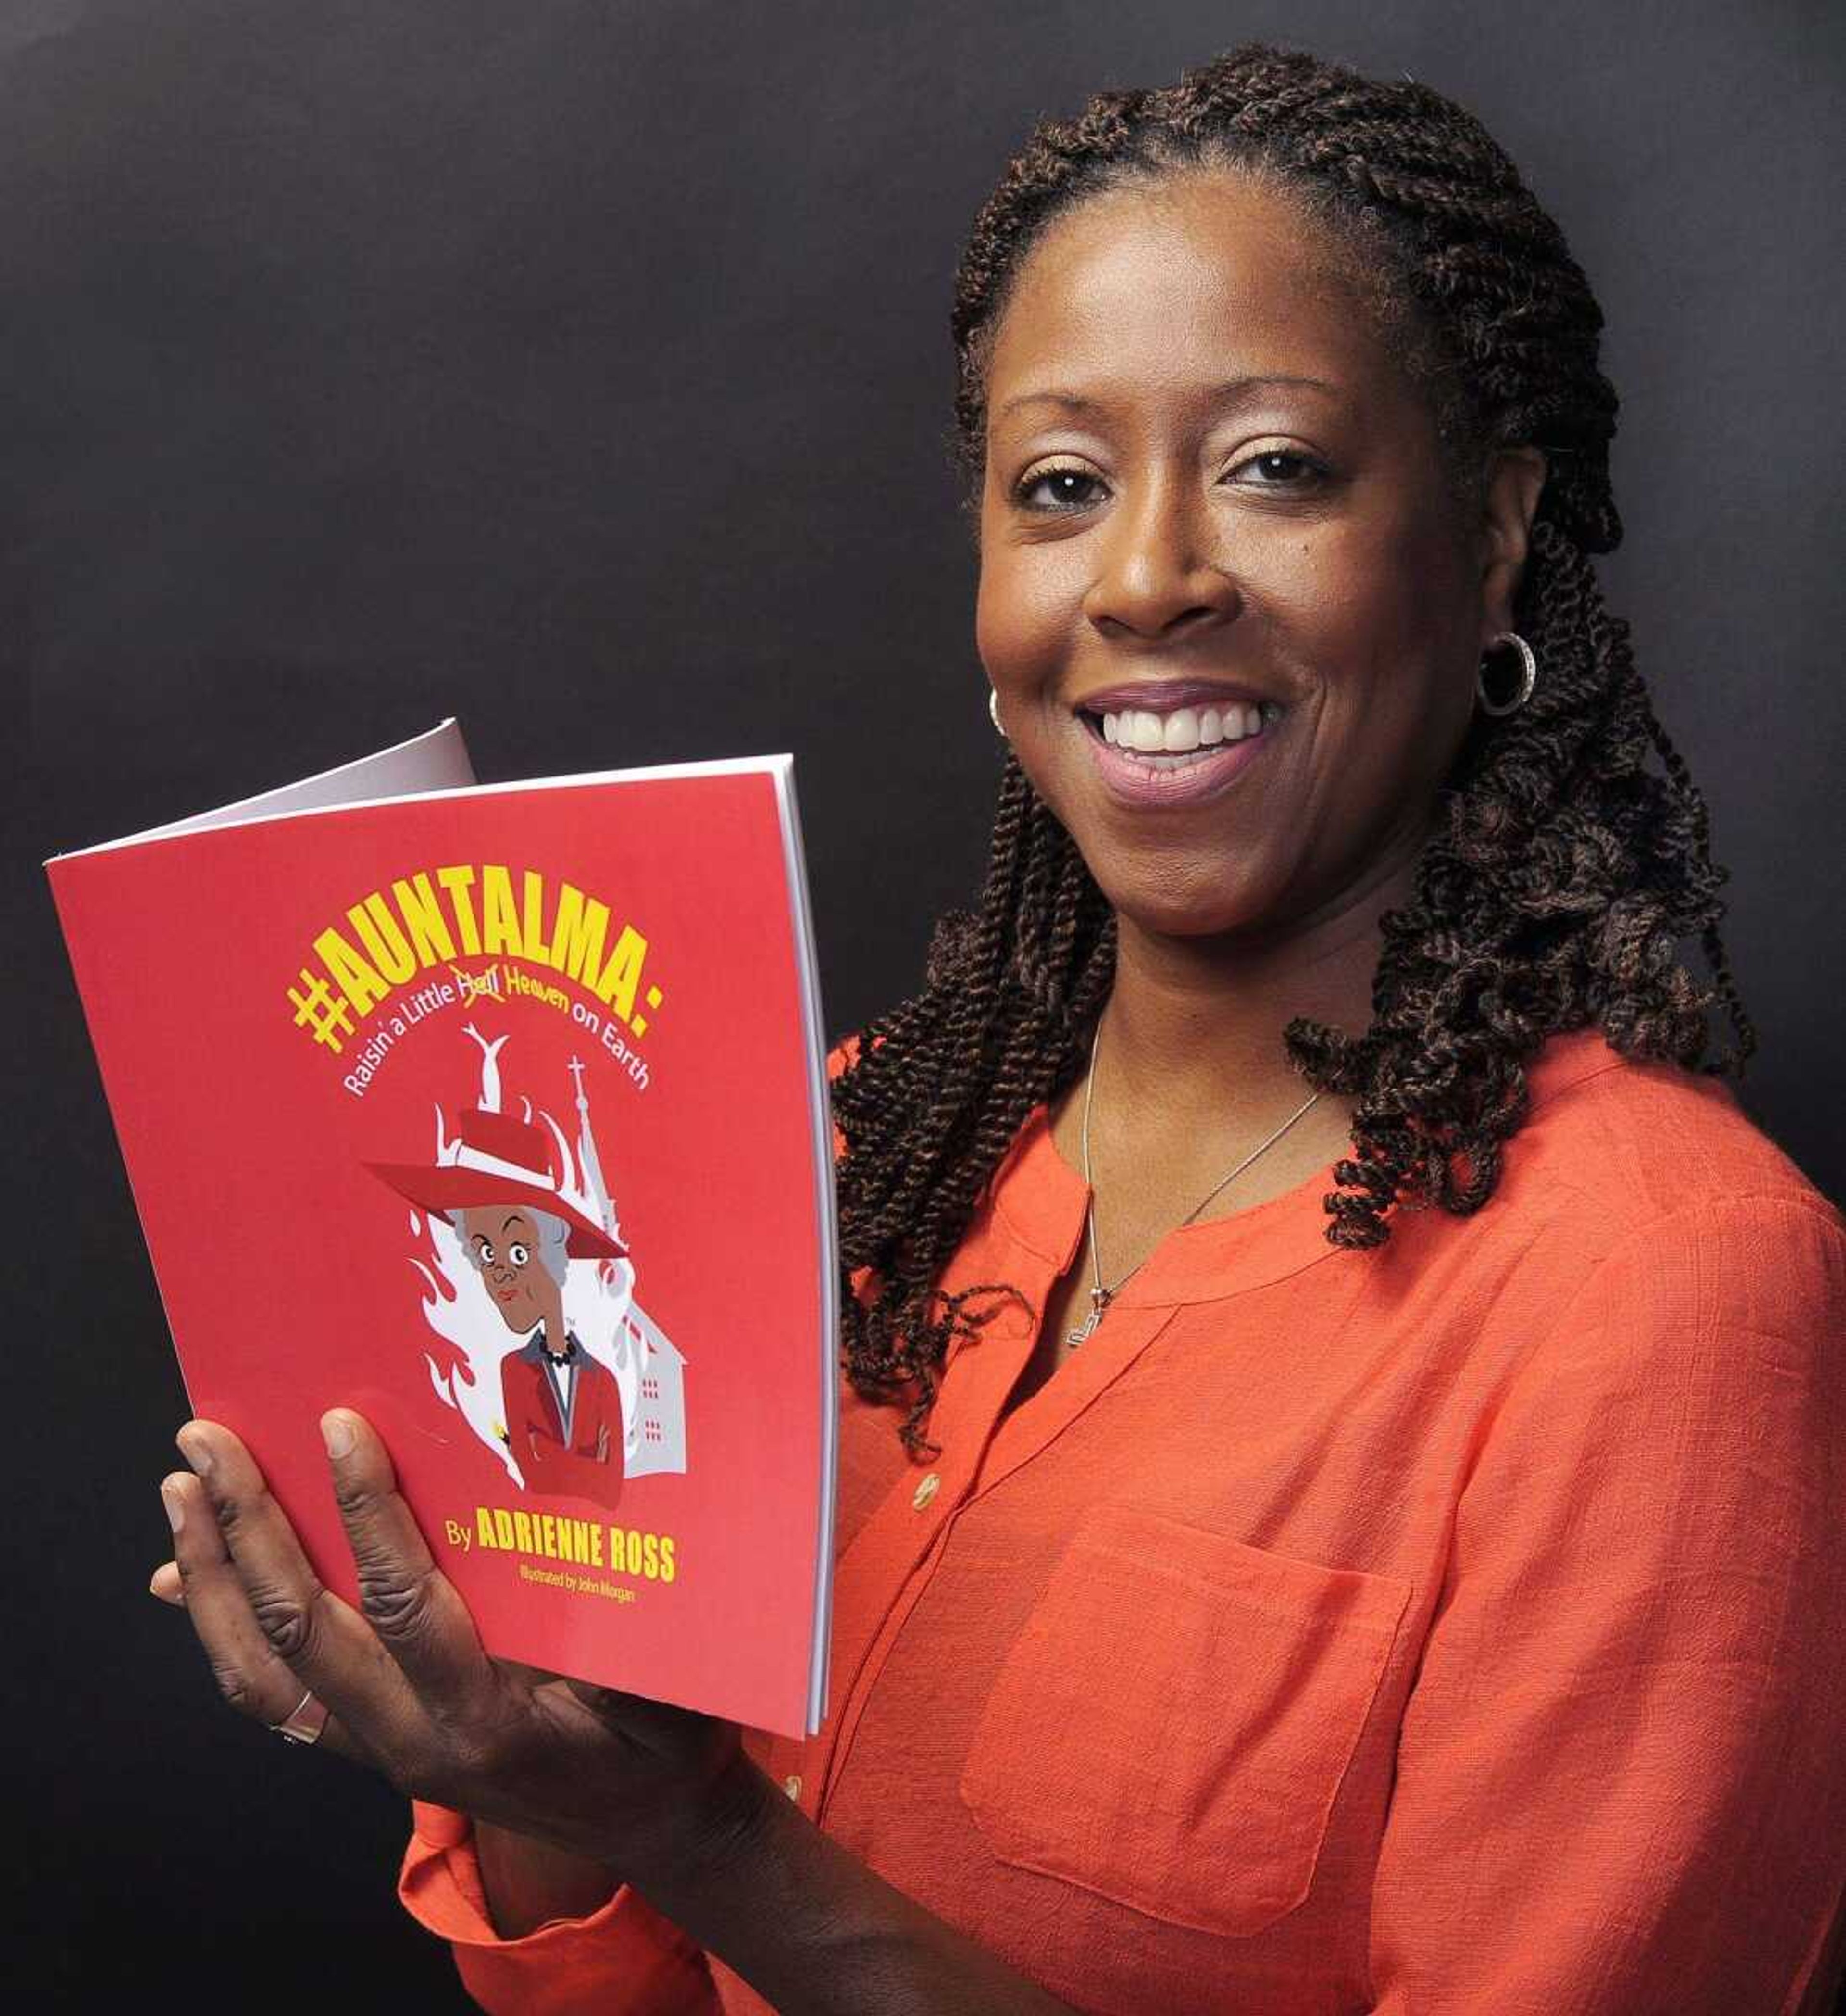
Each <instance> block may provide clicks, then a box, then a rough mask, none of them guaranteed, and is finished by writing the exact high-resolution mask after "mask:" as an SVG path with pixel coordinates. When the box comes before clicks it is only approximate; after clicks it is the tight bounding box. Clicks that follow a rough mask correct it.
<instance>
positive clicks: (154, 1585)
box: [147, 1561, 186, 1606]
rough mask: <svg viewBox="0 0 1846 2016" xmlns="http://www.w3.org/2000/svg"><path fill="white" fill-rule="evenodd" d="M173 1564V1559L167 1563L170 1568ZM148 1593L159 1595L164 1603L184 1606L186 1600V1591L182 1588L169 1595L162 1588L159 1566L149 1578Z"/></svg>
mask: <svg viewBox="0 0 1846 2016" xmlns="http://www.w3.org/2000/svg"><path fill="white" fill-rule="evenodd" d="M172 1565H173V1564H172V1563H171V1561H169V1562H168V1563H167V1566H168V1567H169V1568H171V1566H172ZM147 1593H148V1594H149V1596H157V1597H159V1598H160V1600H161V1601H162V1602H163V1603H171V1604H176V1605H182V1606H183V1604H185V1600H186V1596H185V1590H184V1589H175V1591H174V1592H173V1593H172V1594H171V1596H169V1595H168V1594H167V1592H166V1591H165V1590H164V1589H162V1588H161V1586H160V1570H159V1569H158V1568H156V1569H155V1570H154V1571H153V1574H152V1575H150V1576H149V1578H148V1583H147Z"/></svg>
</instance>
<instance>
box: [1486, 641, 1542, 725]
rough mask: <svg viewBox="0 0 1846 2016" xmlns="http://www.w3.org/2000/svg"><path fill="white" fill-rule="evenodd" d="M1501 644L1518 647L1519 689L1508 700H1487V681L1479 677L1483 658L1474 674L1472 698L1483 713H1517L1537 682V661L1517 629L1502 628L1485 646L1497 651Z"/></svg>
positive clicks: (1529, 696)
mask: <svg viewBox="0 0 1846 2016" xmlns="http://www.w3.org/2000/svg"><path fill="white" fill-rule="evenodd" d="M1502 644H1512V645H1515V646H1517V648H1518V651H1519V675H1520V676H1519V690H1518V692H1517V693H1515V694H1514V695H1513V697H1512V698H1511V699H1510V700H1500V701H1497V702H1496V701H1494V700H1489V699H1488V697H1487V682H1486V681H1485V680H1484V679H1483V678H1482V677H1481V673H1482V672H1484V671H1485V670H1486V669H1487V665H1486V661H1485V660H1484V659H1483V660H1482V661H1481V667H1480V669H1479V670H1478V671H1476V673H1475V675H1474V698H1475V701H1476V703H1477V705H1478V706H1479V707H1480V709H1481V712H1482V713H1483V714H1491V715H1506V714H1517V712H1518V711H1519V710H1520V708H1521V707H1524V705H1525V704H1526V702H1527V701H1528V700H1530V699H1531V697H1532V689H1533V687H1534V686H1536V685H1537V684H1538V658H1537V657H1536V656H1535V654H1534V653H1533V650H1532V647H1531V645H1530V644H1528V643H1527V642H1526V641H1525V639H1524V638H1523V637H1522V636H1520V634H1519V632H1517V630H1502V632H1500V634H1499V635H1498V636H1497V637H1494V638H1492V639H1489V640H1488V646H1487V648H1488V650H1490V651H1497V650H1499V648H1500V646H1502Z"/></svg>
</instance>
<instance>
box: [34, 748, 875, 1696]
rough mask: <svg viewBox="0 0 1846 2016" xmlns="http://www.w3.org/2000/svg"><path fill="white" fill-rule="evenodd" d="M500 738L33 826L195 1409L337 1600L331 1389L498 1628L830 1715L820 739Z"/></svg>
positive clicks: (348, 1568) (631, 1682) (829, 1250)
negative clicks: (69, 847)
mask: <svg viewBox="0 0 1846 2016" xmlns="http://www.w3.org/2000/svg"><path fill="white" fill-rule="evenodd" d="M469 777H470V772H469V771H468V769H467V767H466V752H465V751H464V750H463V749H462V745H461V742H460V737H459V731H458V730H456V729H455V727H454V725H453V724H452V723H447V724H444V726H443V728H442V729H438V730H436V731H434V732H433V733H432V734H431V735H430V736H424V737H419V738H418V739H417V740H416V741H415V742H412V743H407V744H403V745H400V747H398V749H396V750H394V751H386V752H383V754H382V755H381V756H380V757H379V758H371V759H367V760H366V761H364V762H362V763H360V764H358V765H350V766H347V769H344V770H343V771H340V772H329V773H327V775H326V776H325V777H322V778H318V779H310V780H309V781H308V783H306V784H305V785H303V786H300V787H291V788H290V790H286V791H284V792H281V793H276V794H270V795H268V797H264V798H259V799H254V800H250V801H246V802H245V803H244V804H243V805H237V806H232V807H230V808H227V809H226V810H225V812H221V813H218V814H214V815H207V817H206V818H205V819H201V820H197V821H191V822H184V823H182V824H181V825H179V826H175V827H170V828H163V829H160V830H158V831H157V832H156V833H151V834H144V835H141V836H138V837H135V838H132V839H130V840H127V841H116V842H113V843H110V844H108V845H106V846H103V847H100V848H91V849H88V850H86V851H82V852H78V853H74V854H69V855H60V856H58V857H57V858H56V859H53V860H52V861H51V862H48V863H47V864H46V867H47V871H48V873H49V876H50V878H51V883H52V891H53V895H54V897H55V898H56V904H57V907H58V911H59V917H60V919H61V921H62V923H63V930H64V934H65V938H66V941H67V945H68V946H69V949H70V959H71V963H72V967H73V969H74V972H75V974H76V977H77V986H78V989H79V992H81V995H82V999H83V1003H84V1009H85V1014H86V1016H87V1017H88V1022H89V1027H90V1032H91V1035H92V1040H93V1042H94V1044H95V1051H96V1055H97V1058H98V1060H99V1064H100V1066H101V1069H102V1075H103V1084H104V1087H105V1089H106V1093H107V1095H108V1098H109V1102H110V1109H111V1111H112V1113H113V1117H114V1121H115V1125H116V1130H117V1136H118V1137H119V1139H120V1140H121V1147H122V1153H123V1156H124V1161H126V1164H127V1166H128V1175H129V1179H130V1181H131V1184H132V1186H133V1190H134V1194H135V1204H136V1206H137V1208H138V1209H139V1212H140V1215H141V1220H142V1228H143V1229H144V1231H145V1233H146V1239H147V1244H148V1248H149V1254H150V1255H151V1256H152V1258H153V1265H154V1269H155V1273H156V1275H157V1278H158V1280H159V1284H160V1294H161V1298H162V1300H163V1301H164V1305H165V1309H166V1312H167V1320H168V1323H169V1324H170V1325H171V1330H172V1333H173V1338H174V1342H175V1348H176V1349H177V1351H178V1356H179V1360H180V1366H181V1370H182V1373H183V1374H184V1377H185V1383H186V1389H187V1392H188V1395H189V1398H190V1400H191V1403H192V1406H193V1411H194V1413H196V1414H198V1415H200V1416H203V1417H209V1418H211V1419H213V1420H220V1421H222V1422H224V1423H225V1424H226V1425H227V1426H229V1427H231V1428H232V1429H233V1430H235V1431H236V1433H237V1434H238V1435H240V1436H241V1437H243V1439H244V1441H245V1442H246V1443H248V1445H250V1449H251V1451H252V1453H253V1454H254V1456H255V1457H256V1459H257V1462H258V1463H260V1464H261V1466H262V1467H263V1470H264V1473H265V1474H266V1476H267V1477H268V1481H269V1483H270V1485H271V1488H272V1489H273V1490H274V1492H275V1494H276V1496H277V1497H278V1498H279V1499H280V1501H281V1503H282V1506H283V1507H284V1508H285V1510H286V1511H287V1513H288V1514H289V1516H290V1518H291V1519H292V1520H293V1522H294V1524H295V1526H296V1528H297V1532H299V1533H300V1536H301V1539H302V1543H303V1545H304V1546H305V1548H306V1549H307V1550H308V1554H309V1556H310V1557H311V1560H312V1561H313V1562H314V1564H315V1568H316V1571H318V1573H319V1575H321V1576H322V1579H324V1580H325V1581H326V1582H327V1584H328V1585H329V1586H330V1587H333V1588H335V1589H338V1590H340V1593H342V1594H344V1595H345V1596H347V1597H348V1598H349V1599H354V1598H356V1589H355V1586H354V1576H353V1572H352V1563H351V1556H350V1554H349V1553H348V1552H347V1547H346V1545H345V1539H344V1532H343V1530H342V1528H341V1527H340V1521H339V1517H338V1514H337V1513H336V1510H335V1509H334V1506H333V1499H332V1496H331V1493H330V1491H329V1485H328V1481H327V1477H326V1460H325V1456H324V1453H323V1452H322V1448H321V1444H320V1438H319V1434H318V1418H319V1417H320V1415H321V1414H322V1413H323V1412H324V1411H325V1410H326V1409H327V1408H329V1406H347V1407H352V1408H354V1409H357V1410H358V1412H359V1413H362V1414H363V1415H364V1416H365V1417H366V1418H367V1419H368V1420H370V1421H371V1422H372V1424H373V1426H374V1427H376V1428H377V1429H378V1431H379V1432H380V1435H382V1436H383V1438H384V1441H385V1442H386V1445H387V1447H388V1448H389V1449H390V1452H391V1454H392V1456H393V1458H394V1461H395V1463H396V1464H397V1467H398V1477H399V1481H400V1484H401V1489H402V1490H403V1492H404V1495H405V1498H406V1499H408V1503H409V1504H410V1506H411V1508H412V1510H413V1511H414V1513H415V1514H416V1517H417V1518H418V1521H419V1523H420V1525H422V1527H423V1532H424V1533H425V1535H426V1537H427V1539H428V1540H429V1542H430V1547H431V1550H432V1551H433V1552H434V1553H435V1555H436V1557H437V1561H438V1562H439V1563H440V1564H441V1567H442V1568H443V1570H444V1572H445V1573H446V1574H447V1575H448V1576H449V1577H450V1578H451V1579H452V1581H453V1582H455V1584H456V1586H458V1588H459V1589H460V1591H461V1593H462V1596H463V1597H464V1598H465V1599H466V1602H467V1604H468V1606H469V1608H470V1611H472V1613H473V1616H474V1618H475V1621H476V1623H477V1625H478V1627H479V1629H480V1633H481V1636H482V1638H483V1640H484V1642H485V1643H486V1645H487V1647H488V1649H489V1651H493V1652H495V1653H498V1654H501V1655H502V1656H504V1657H506V1658H516V1659H520V1660H523V1661H526V1662H527V1663H529V1664H531V1665H538V1666H542V1667H545V1668H549V1669H552V1670H553V1671H556V1672H563V1673H567V1674H570V1675H571V1676H574V1677H577V1678H580V1679H591V1680H595V1681H598V1682H600V1683H603V1684H606V1685H609V1686H614V1687H622V1688H624V1689H628V1690H632V1691H634V1692H636V1693H640V1694H647V1695H650V1696H652V1697H655V1698H657V1699H660V1700H664V1701H675V1702H678V1703H679V1704H681V1705H685V1706H687V1707H690V1708H699V1709H702V1710H704V1711H705V1712H708V1713H711V1714H714V1715H723V1716H725V1717H728V1718H731V1719H736V1720H738V1721H740V1722H743V1723H748V1724H751V1725H753V1726H757V1727H760V1728H764V1729H768V1730H775V1731H777V1732H779V1733H784V1734H790V1735H801V1734H804V1733H809V1732H811V1731H812V1730H814V1729H815V1728H817V1727H818V1726H819V1723H820V1721H821V1720H822V1717H823V1715H824V1713H825V1705H826V1637H827V1625H828V1616H829V1612H828V1604H829V1575H830V1568H831V1562H832V1556H833V1549H832V1543H831V1528H832V1517H833V1460H834V1435H835V1409H836V1405H837V1402H836V1397H835V1395H836V1388H835V1370H834V1355H835V1350H834V1337H835V1334H836V1315H837V1309H836V1300H835V1298H836V1293H837V1291H836V1287H835V1283H836V1280H837V1273H836V1242H835V1236H834V1226H833V1171H832V1157H831V1153H830V1139H831V1136H830V1130H829V1124H828V1121H827V1118H826V1111H827V1108H826V1065H825V1042H824V1037H823V1035H822V1029H821V1026H820V1022H819V992H818V987H817V985H816V981H815V968H814V959H813V950H812V933H811V923H810V920H809V915H808V899H807V892H806V886H805V877H804V871H803V867H802V862H801V838H800V830H799V826H798V823H797V818H796V812H795V804H794V796H793V766H792V763H791V761H790V758H787V757H786V756H777V757H766V758H757V759H749V760H740V761H734V762H719V763H709V764H693V765H675V766H671V767H668V768H665V769H653V770H632V771H626V772H620V771H617V772H607V773H604V774H600V775H596V776H581V777H569V778H559V779H549V780H546V781H544V782H540V783H527V784H497V785H489V786H470V784H469V783H468V779H469ZM406 792H408V793H409V794H410V795H399V794H401V793H406ZM355 797H356V798H358V800H360V801H359V802H348V801H350V800H352V799H354V798H355Z"/></svg>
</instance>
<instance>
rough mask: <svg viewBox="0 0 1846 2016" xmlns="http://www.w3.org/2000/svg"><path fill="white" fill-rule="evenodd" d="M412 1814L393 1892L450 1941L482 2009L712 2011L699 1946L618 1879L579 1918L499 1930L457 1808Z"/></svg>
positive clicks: (519, 2014)
mask: <svg viewBox="0 0 1846 2016" xmlns="http://www.w3.org/2000/svg"><path fill="white" fill-rule="evenodd" d="M412 1818H413V1820H414V1823H415V1825H414V1828H413V1831H412V1834H411V1838H410V1845H409V1847H408V1849H407V1850H406V1851H405V1856H404V1866H403V1869H402V1871H401V1874H400V1876H399V1877H398V1896H399V1898H400V1899H401V1901H402V1903H403V1904H404V1906H405V1910H408V1912H409V1913H410V1914H411V1916H412V1917H413V1918H415V1919H416V1921H417V1922H418V1924H420V1925H422V1926H423V1927H424V1928H426V1930H427V1931H432V1932H434V1933H435V1935H437V1938H439V1939H447V1940H448V1942H450V1944H451V1945H452V1946H453V1948H454V1949H455V1968H456V1971H457V1972H459V1974H460V1975H461V1977H462V1985H463V1986H464V1987H465V1988H466V1989H467V1991H468V1993H470V1995H471V1996H473V1998H474V2000H476V2001H477V2003H480V2006H481V2007H482V2008H483V2009H484V2010H486V2011H488V2016H716V2012H717V2011H718V2008H719V2003H718V1992H717V1990H716V1989H715V1988H714V1986H713V1985H712V1979H711V1968H710V1966H709V1965H708V1964H707V1960H706V1958H705V1955H704V1953H703V1951H702V1950H701V1949H700V1948H699V1947H698V1946H696V1945H695V1944H694V1943H693V1941H692V1940H690V1939H688V1938H687V1937H686V1935H685V1934H684V1933H683V1932H682V1931H680V1929H679V1928H678V1926H677V1925H675V1924H673V1923H672V1922H671V1920H669V1919H666V1918H663V1917H660V1914H659V1913H657V1912H656V1911H654V1910H651V1909H650V1906H648V1904H647V1903H646V1901H645V1900H644V1899H642V1897H641V1896H639V1895H638V1894H637V1893H636V1892H635V1891H633V1890H631V1889H630V1888H628V1886H627V1885H625V1884H624V1885H623V1886H622V1887H621V1888H620V1889H618V1890H617V1892H615V1894H614V1896H613V1897H611V1898H610V1900H609V1902H608V1903H606V1904H605V1905H603V1906H602V1907H601V1909H600V1910H596V1911H593V1912H592V1913H590V1915H589V1916H588V1917H585V1918H554V1919H552V1921H550V1922H549V1924H543V1925H541V1926H540V1927H539V1928H538V1930H537V1931H533V1932H529V1933H527V1935H525V1937H524V1938H523V1939H502V1938H501V1937H500V1936H499V1935H498V1933H497V1932H496V1931H495V1930H494V1926H493V1921H492V1920H491V1918H490V1917H488V1906H487V1895H486V1892H485V1891H484V1889H483V1888H482V1887H481V1881H480V1865H479V1864H478V1863H477V1862H476V1860H475V1858H474V1843H473V1831H472V1828H471V1827H470V1823H469V1821H468V1819H467V1817H466V1815H464V1814H462V1813H452V1812H450V1811H449V1809H448V1808H447V1807H445V1806H432V1805H425V1804H423V1802H421V1801H419V1802H416V1804H415V1805H414V1806H413V1808H412Z"/></svg>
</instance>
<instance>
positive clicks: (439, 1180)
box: [365, 1106, 628, 1260]
mask: <svg viewBox="0 0 1846 2016" xmlns="http://www.w3.org/2000/svg"><path fill="white" fill-rule="evenodd" d="M456 1133H457V1135H458V1136H459V1149H458V1151H457V1153H456V1156H455V1160H454V1161H452V1162H439V1163H437V1164H435V1165H433V1166H419V1165H416V1164H415V1163H410V1162H368V1163H366V1164H365V1167H366V1168H368V1169H369V1170H370V1171H371V1172H372V1174H373V1175H375V1176H376V1177H378V1178H379V1179H380V1180H381V1181H383V1182H384V1183H389V1184H390V1186H391V1188H392V1189H393V1190H395V1191H396V1192H397V1193H398V1195H399V1196H400V1197H408V1199H409V1200H410V1201H411V1202H412V1204H415V1205H416V1208H418V1210H419V1211H461V1210H464V1209H466V1208H467V1207H468V1206H469V1205H470V1204H527V1205H530V1206H531V1207H532V1208H534V1210H538V1211H549V1212H550V1213H551V1214H552V1216H553V1217H555V1218H561V1219H563V1221H564V1222H565V1223H566V1224H567V1225H568V1226H570V1237H569V1238H568V1239H567V1240H565V1242H564V1251H566V1252H567V1254H568V1255H570V1258H572V1259H573V1260H620V1259H622V1258H624V1257H625V1256H626V1255H627V1253H628V1248H627V1247H625V1246H624V1245H623V1244H622V1243H621V1240H619V1239H612V1238H611V1237H610V1235H609V1234H608V1233H606V1232H605V1231H604V1230H603V1228H602V1226H599V1225H598V1224H597V1223H596V1222H595V1220H594V1219H589V1218H586V1217H585V1215H584V1214H583V1212H582V1211H581V1210H579V1209H578V1207H577V1206H576V1205H575V1204H573V1203H571V1201H570V1199H569V1198H568V1197H566V1196H564V1194H563V1192H562V1191H561V1190H560V1189H559V1187H558V1179H557V1177H556V1175H553V1174H552V1167H551V1144H550V1143H549V1140H548V1139H546V1137H545V1134H544V1133H543V1132H542V1131H541V1130H540V1129H538V1128H536V1127H533V1126H531V1125H528V1124H527V1122H526V1121H523V1120H515V1119H514V1118H513V1116H512V1115H511V1114H507V1113H488V1112H487V1111H484V1109H483V1108H481V1107H478V1106H471V1107H469V1108H468V1109H467V1111H466V1112H464V1113H462V1114H459V1115H458V1116H457V1121H456Z"/></svg>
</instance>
